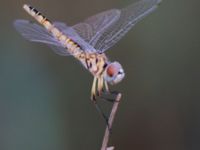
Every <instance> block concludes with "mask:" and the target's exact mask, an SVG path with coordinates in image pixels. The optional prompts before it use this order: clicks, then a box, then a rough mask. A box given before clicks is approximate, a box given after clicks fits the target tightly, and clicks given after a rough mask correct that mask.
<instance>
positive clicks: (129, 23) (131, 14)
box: [74, 0, 161, 52]
mask: <svg viewBox="0 0 200 150" xmlns="http://www.w3.org/2000/svg"><path fill="white" fill-rule="evenodd" d="M160 2H161V0H140V1H138V2H136V3H133V4H131V5H129V6H128V7H126V8H123V9H121V10H119V9H112V10H109V11H105V12H102V13H100V14H97V15H95V16H92V17H90V18H89V19H87V20H86V21H85V22H84V23H83V24H78V25H75V26H74V28H75V29H76V31H77V32H78V33H79V34H80V35H81V37H82V38H83V39H85V40H86V41H88V43H89V44H90V45H91V46H93V47H94V48H95V49H97V50H98V52H104V51H105V50H107V49H109V48H110V47H111V46H113V45H114V44H116V43H117V42H118V41H119V40H120V39H121V38H122V37H123V36H124V35H125V34H126V33H127V32H128V31H129V30H130V29H131V28H132V27H133V26H134V25H135V24H136V23H137V22H138V21H140V20H141V19H143V18H144V17H145V16H147V15H148V14H149V13H151V12H152V11H153V10H155V9H156V8H157V5H158V4H159V3H160ZM86 24H87V25H86ZM83 26H87V28H86V27H83ZM83 29H85V30H86V31H83ZM78 30H80V31H78ZM88 35H89V36H88Z"/></svg>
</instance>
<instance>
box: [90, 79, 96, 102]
mask: <svg viewBox="0 0 200 150" xmlns="http://www.w3.org/2000/svg"><path fill="white" fill-rule="evenodd" d="M96 84H97V78H96V77H94V80H93V83H92V90H91V100H92V101H96Z"/></svg>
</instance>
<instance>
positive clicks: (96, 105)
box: [92, 101, 111, 133]
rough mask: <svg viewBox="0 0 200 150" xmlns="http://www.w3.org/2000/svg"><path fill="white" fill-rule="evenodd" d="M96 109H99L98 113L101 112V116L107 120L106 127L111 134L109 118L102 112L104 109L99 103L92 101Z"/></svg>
mask: <svg viewBox="0 0 200 150" xmlns="http://www.w3.org/2000/svg"><path fill="white" fill-rule="evenodd" d="M92 102H93V104H94V106H95V108H96V109H97V111H98V112H99V114H100V115H101V116H102V117H103V119H104V120H105V122H106V125H107V127H108V129H109V131H110V133H111V128H110V125H109V123H108V117H107V116H106V115H105V114H104V112H103V111H102V109H101V108H100V106H99V105H98V104H97V101H92Z"/></svg>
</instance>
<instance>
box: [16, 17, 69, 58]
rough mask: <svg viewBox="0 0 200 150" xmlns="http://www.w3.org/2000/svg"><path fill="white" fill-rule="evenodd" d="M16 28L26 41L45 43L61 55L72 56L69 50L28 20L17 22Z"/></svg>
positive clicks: (43, 29)
mask: <svg viewBox="0 0 200 150" xmlns="http://www.w3.org/2000/svg"><path fill="white" fill-rule="evenodd" d="M14 26H15V28H16V29H17V31H18V32H19V33H20V34H21V35H22V36H23V37H24V38H25V39H27V40H29V41H32V42H39V43H44V44H46V45H48V46H50V47H52V48H53V51H54V52H55V53H57V54H59V55H62V56H68V55H70V54H69V53H68V51H67V49H66V48H65V47H63V46H62V44H61V43H60V42H59V41H58V40H56V39H55V38H54V37H53V35H51V34H50V33H49V32H48V31H47V30H46V29H45V28H43V27H42V26H39V25H38V24H36V23H31V22H30V21H28V20H16V21H15V22H14ZM56 47H57V48H56Z"/></svg>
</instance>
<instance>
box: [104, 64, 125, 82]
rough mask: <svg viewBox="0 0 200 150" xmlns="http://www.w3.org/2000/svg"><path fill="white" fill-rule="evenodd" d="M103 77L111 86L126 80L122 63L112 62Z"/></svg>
mask: <svg viewBox="0 0 200 150" xmlns="http://www.w3.org/2000/svg"><path fill="white" fill-rule="evenodd" d="M103 76H104V79H105V80H106V81H107V82H108V83H109V84H112V85H113V84H117V83H119V82H120V81H121V80H122V79H123V78H124V76H125V73H124V70H123V68H122V66H121V65H120V63H118V62H112V63H109V64H108V65H107V67H106V69H105V71H104V74H103Z"/></svg>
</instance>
